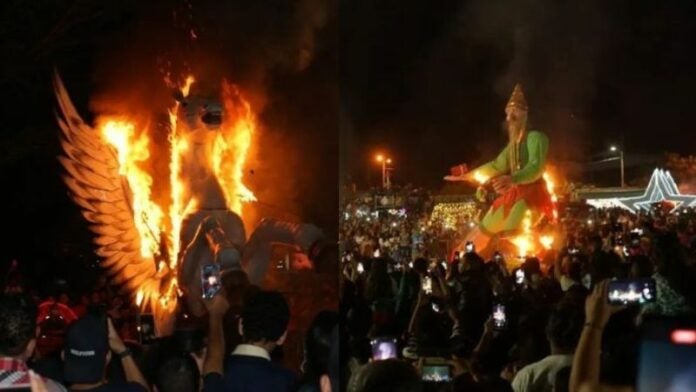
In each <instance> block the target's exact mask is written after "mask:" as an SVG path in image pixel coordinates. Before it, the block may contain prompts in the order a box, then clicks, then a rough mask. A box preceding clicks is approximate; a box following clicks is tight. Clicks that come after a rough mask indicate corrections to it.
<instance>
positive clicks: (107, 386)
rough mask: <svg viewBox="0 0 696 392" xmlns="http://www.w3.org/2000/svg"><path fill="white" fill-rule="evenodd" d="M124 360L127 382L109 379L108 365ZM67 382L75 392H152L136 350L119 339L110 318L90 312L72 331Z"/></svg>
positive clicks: (66, 350)
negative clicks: (141, 368) (135, 355)
mask: <svg viewBox="0 0 696 392" xmlns="http://www.w3.org/2000/svg"><path fill="white" fill-rule="evenodd" d="M114 356H115V357H116V358H118V359H119V360H120V362H121V366H122V367H123V372H124V373H125V382H119V381H116V380H109V379H107V371H106V369H107V365H108V364H109V362H110V361H111V359H112V358H113V357H114ZM63 359H64V361H65V363H64V369H65V374H64V376H65V381H66V382H68V383H70V389H71V390H73V391H94V392H109V391H133V392H140V391H149V390H150V388H149V384H148V383H147V382H146V381H145V378H144V377H143V375H142V373H141V372H140V369H138V366H137V365H136V364H135V360H134V359H133V353H132V351H131V350H130V349H129V348H127V347H126V345H125V344H124V343H123V341H122V340H121V338H120V337H119V336H118V333H117V332H116V329H115V328H114V325H113V323H112V322H111V319H110V318H107V317H105V316H104V315H101V314H95V313H90V314H87V315H86V316H84V317H83V318H81V319H80V320H78V321H76V322H75V323H74V324H72V325H71V326H70V328H69V329H68V333H67V335H66V338H65V347H64V349H63Z"/></svg>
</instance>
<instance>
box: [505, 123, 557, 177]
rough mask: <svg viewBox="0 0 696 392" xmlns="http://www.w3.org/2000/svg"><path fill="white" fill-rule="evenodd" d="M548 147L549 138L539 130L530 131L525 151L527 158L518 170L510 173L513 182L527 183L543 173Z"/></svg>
mask: <svg viewBox="0 0 696 392" xmlns="http://www.w3.org/2000/svg"><path fill="white" fill-rule="evenodd" d="M548 149H549V139H548V137H546V135H544V134H543V133H541V132H530V133H529V135H528V136H527V153H528V154H529V160H528V161H527V164H526V165H525V166H524V167H523V168H522V169H521V170H519V171H518V172H516V173H514V174H513V175H512V183H513V184H529V183H532V182H534V181H537V180H538V179H539V178H541V176H543V175H544V165H545V164H546V153H547V152H548Z"/></svg>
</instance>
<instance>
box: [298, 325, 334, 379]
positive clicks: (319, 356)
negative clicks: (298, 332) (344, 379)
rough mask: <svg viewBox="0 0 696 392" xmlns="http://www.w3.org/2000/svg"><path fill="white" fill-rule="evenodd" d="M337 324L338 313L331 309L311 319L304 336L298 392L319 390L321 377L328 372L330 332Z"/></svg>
mask: <svg viewBox="0 0 696 392" xmlns="http://www.w3.org/2000/svg"><path fill="white" fill-rule="evenodd" d="M337 325H338V314H337V313H336V312H331V311H321V312H319V313H318V314H317V315H316V316H315V318H314V320H313V321H312V324H311V325H310V327H309V330H307V334H306V338H305V349H304V353H305V359H304V362H303V364H302V372H303V377H302V380H301V382H300V388H299V389H298V391H299V392H320V391H321V388H322V385H321V380H322V377H324V376H327V375H328V374H329V356H330V352H331V343H332V341H331V333H332V331H334V329H335V327H336V326H337Z"/></svg>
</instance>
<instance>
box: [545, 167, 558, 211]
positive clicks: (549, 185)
mask: <svg viewBox="0 0 696 392" xmlns="http://www.w3.org/2000/svg"><path fill="white" fill-rule="evenodd" d="M543 177H544V181H545V182H546V190H547V191H549V194H550V195H551V202H552V203H553V219H558V209H557V208H556V203H557V202H558V196H557V195H556V192H555V188H556V182H555V181H554V179H553V176H552V175H551V172H549V171H548V170H547V171H545V172H544V176H543Z"/></svg>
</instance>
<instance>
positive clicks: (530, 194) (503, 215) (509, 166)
mask: <svg viewBox="0 0 696 392" xmlns="http://www.w3.org/2000/svg"><path fill="white" fill-rule="evenodd" d="M527 114H528V107H527V102H526V100H525V97H524V93H523V91H522V87H521V86H520V85H519V84H517V85H516V86H515V88H514V90H513V92H512V95H511V96H510V99H509V101H508V103H507V106H506V107H505V115H506V116H505V126H506V128H507V134H508V138H509V139H508V143H507V145H506V146H505V148H503V150H502V151H501V152H500V153H499V154H498V156H497V157H496V158H495V159H494V160H492V161H490V162H488V163H486V164H484V165H482V166H480V167H478V168H476V169H474V170H472V171H466V169H465V168H466V166H465V165H459V166H456V167H454V168H452V173H451V174H452V175H450V176H447V177H445V179H447V180H450V181H470V182H474V183H476V184H479V185H480V187H479V189H478V190H477V193H478V194H479V195H481V194H482V193H485V191H484V189H485V187H487V186H490V185H492V188H493V189H494V191H495V193H496V194H497V198H496V199H495V200H494V201H493V202H492V205H491V206H490V208H489V209H488V211H487V212H486V214H485V215H484V216H483V218H482V219H481V220H480V222H479V225H478V227H476V228H474V229H473V230H471V231H470V232H469V233H468V234H467V236H466V239H465V240H466V241H471V242H472V243H473V244H474V246H475V247H476V249H477V250H483V249H485V248H486V247H487V246H488V244H489V242H490V240H491V239H492V238H498V239H505V238H510V237H512V236H515V235H517V234H519V232H520V230H521V229H522V223H523V220H524V219H525V218H527V217H530V215H531V222H532V224H535V223H537V222H539V221H540V220H541V219H542V218H543V217H545V216H546V217H548V218H549V219H551V218H552V211H553V203H552V201H551V195H550V194H549V192H548V190H547V187H546V182H545V180H544V178H543V174H544V165H545V163H546V155H547V152H548V147H549V140H548V138H547V136H546V135H545V134H543V133H542V132H539V131H535V130H527Z"/></svg>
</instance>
